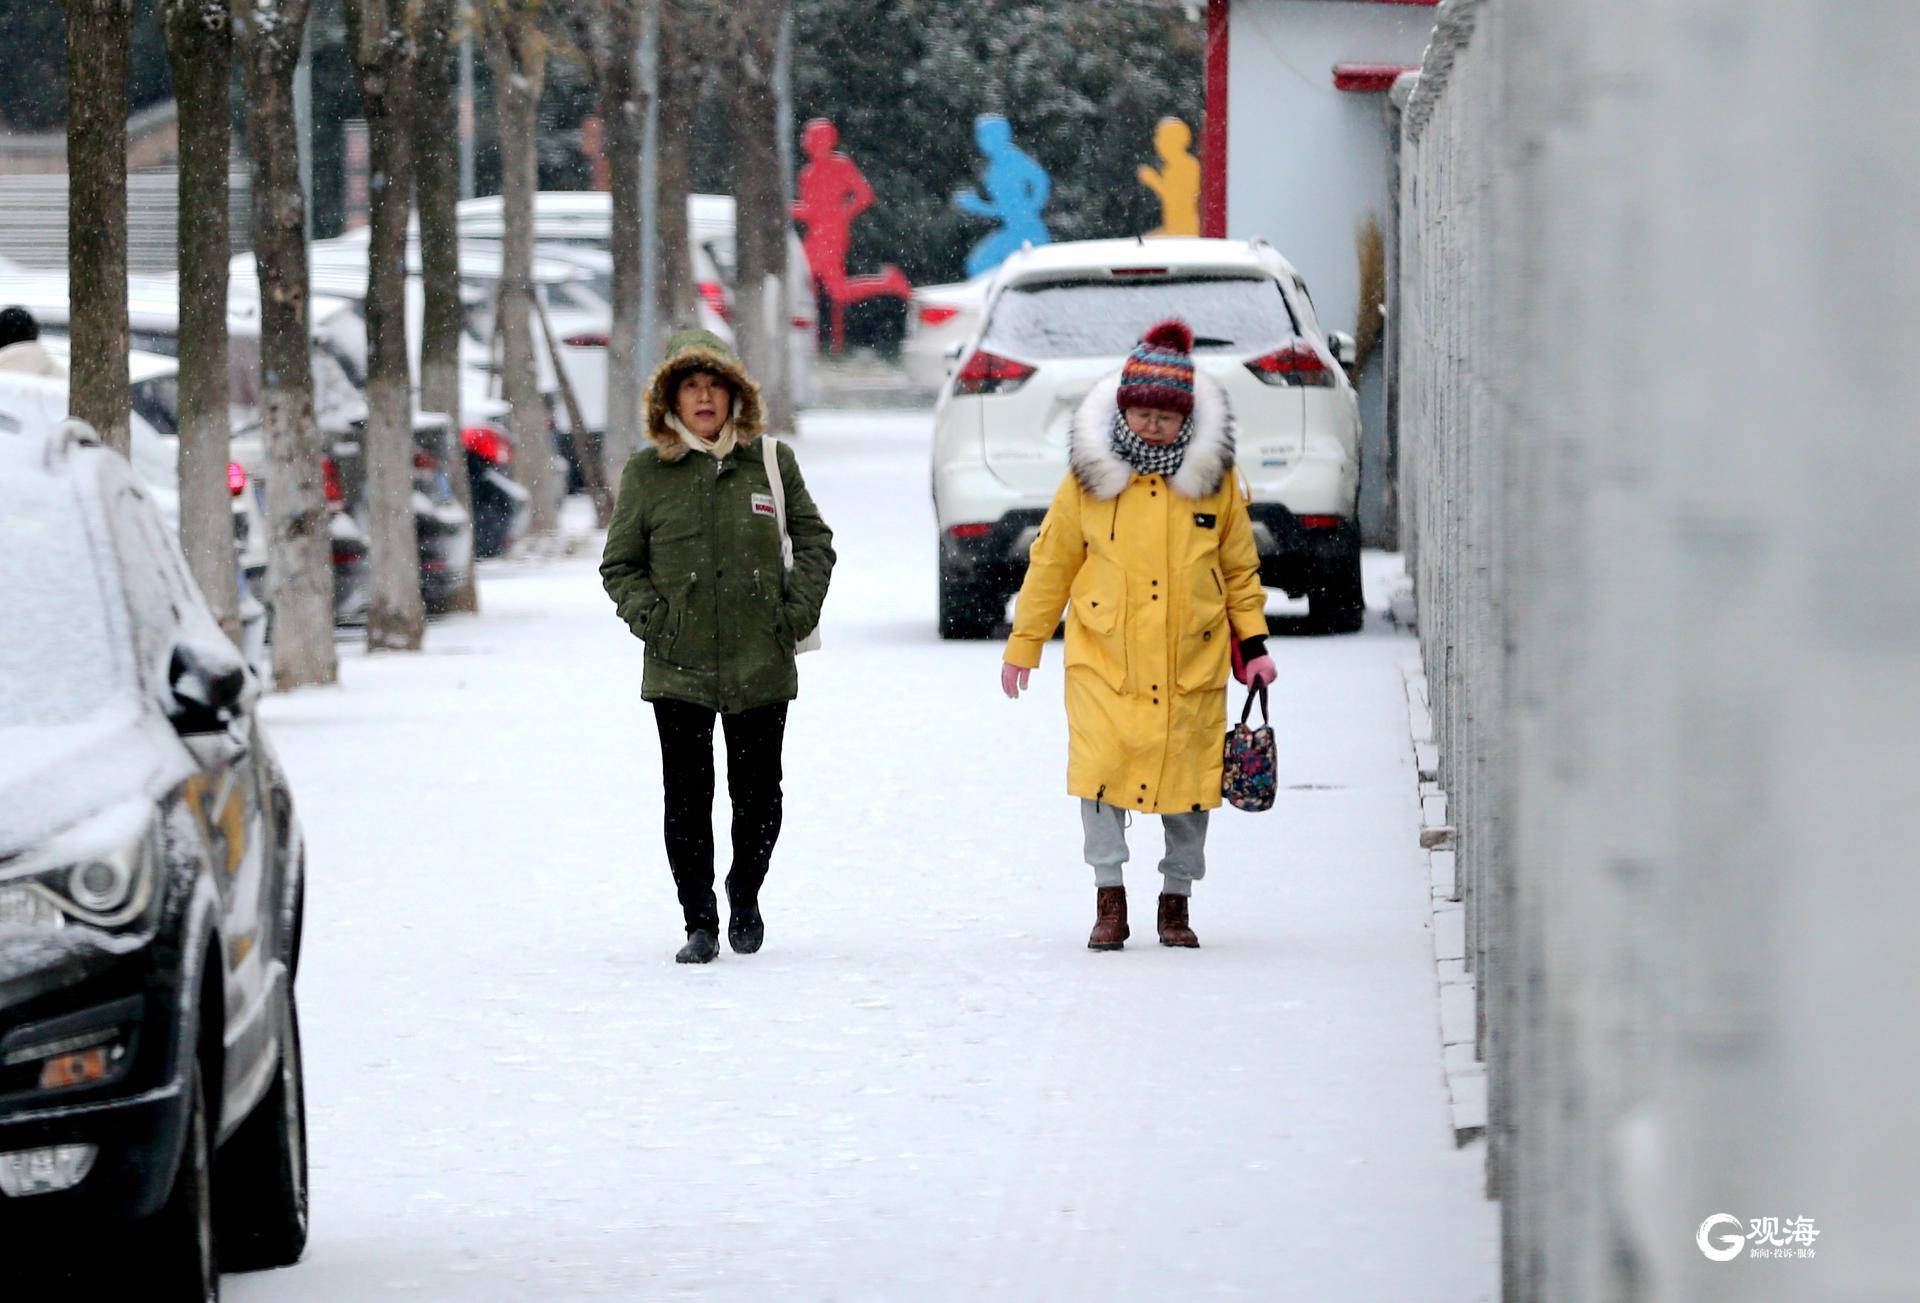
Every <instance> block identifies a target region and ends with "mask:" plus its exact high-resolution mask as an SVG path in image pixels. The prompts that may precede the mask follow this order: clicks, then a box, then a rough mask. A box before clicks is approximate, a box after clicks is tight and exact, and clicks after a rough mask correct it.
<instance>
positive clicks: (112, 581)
mask: <svg viewBox="0 0 1920 1303" xmlns="http://www.w3.org/2000/svg"><path fill="white" fill-rule="evenodd" d="M0 546H4V547H5V550H6V555H7V559H8V563H7V565H6V566H4V567H0V609H5V610H6V612H7V618H6V619H5V620H3V621H0V685H3V690H0V1245H5V1246H7V1250H8V1258H9V1261H8V1263H7V1266H6V1273H7V1279H8V1281H9V1284H18V1285H21V1286H23V1288H22V1289H21V1290H20V1291H19V1292H18V1296H19V1297H22V1298H25V1297H29V1296H30V1295H29V1293H28V1292H27V1291H28V1290H30V1289H31V1286H30V1285H29V1284H27V1283H26V1282H25V1281H24V1279H23V1278H24V1277H25V1275H26V1273H27V1271H28V1269H30V1268H33V1267H35V1266H36V1259H37V1258H43V1257H44V1256H45V1255H43V1254H42V1251H41V1246H42V1245H44V1244H48V1243H50V1242H51V1240H52V1238H53V1237H57V1239H58V1241H59V1242H60V1243H62V1244H65V1245H67V1246H69V1248H68V1256H67V1258H66V1261H68V1262H78V1263H80V1264H82V1265H83V1266H86V1267H89V1268H91V1267H93V1266H95V1265H98V1266H100V1267H102V1268H108V1267H110V1266H118V1267H119V1268H120V1269H122V1270H124V1271H125V1272H126V1273H127V1274H128V1275H129V1276H130V1277H131V1279H129V1280H128V1281H126V1282H121V1283H119V1284H118V1287H117V1288H114V1287H108V1288H102V1289H98V1290H94V1291H91V1292H86V1291H83V1293H82V1294H80V1295H73V1296H76V1297H135V1296H138V1297H141V1298H149V1299H186V1298H192V1299H202V1298H210V1297H213V1296H214V1295H215V1293H216V1292H217V1288H218V1286H217V1275H216V1273H217V1272H218V1270H219V1269H220V1268H221V1267H223V1266H224V1267H227V1268H229V1269H232V1268H236V1267H248V1266H255V1267H265V1266H281V1265H285V1264H288V1263H291V1262H293V1261H295V1260H297V1259H298V1258H299V1257H300V1255H301V1253H302V1251H303V1249H304V1247H305V1244H306V1237H307V1218H308V1200H307V1161H306V1112H305V1097H304V1083H303V1080H302V1073H301V1057H300V1029H299V1017H298V1012H297V1007H296V1002H295V998H294V976H295V973H296V972H297V970H298V966H299V955H300V942H301V921H302V901H303V898H304V885H305V868H306V860H305V844H304V842H303V840H302V837H301V831H300V824H299V820H298V817H297V815H296V812H295V803H294V799H293V794H292V791H291V789H290V788H289V786H288V783H287V779H286V774H285V772H284V770H283V769H282V767H281V765H280V763H279V761H278V760H277V758H276V757H275V754H274V751H273V747H272V745H271V743H270V741H269V740H268V738H267V735H266V732H265V729H264V728H263V727H262V725H261V722H260V720H259V718H258V716H257V714H256V711H255V701H256V698H257V696H258V693H259V681H258V679H257V678H256V677H255V676H254V674H253V672H252V671H251V670H250V669H249V668H248V666H247V664H246V661H245V659H244V658H243V657H242V656H241V655H240V654H239V652H238V651H237V650H236V649H235V648H234V646H233V645H232V644H231V643H230V642H228V641H227V639H226V638H225V637H224V636H223V635H222V634H221V633H220V630H219V628H218V626H217V625H216V624H215V623H214V621H213V617H212V615H211V613H210V612H209V611H208V609H207V606H206V603H205V602H204V600H203V599H202V598H201V595H200V593H199V592H198V590H197V589H196V588H195V587H194V585H193V581H192V579H191V578H190V577H189V576H188V574H187V572H186V567H185V563H184V562H183V561H182V559H181V556H180V552H179V548H178V546H177V544H176V543H175V541H174V539H173V537H172V536H171V534H170V533H169V532H168V530H167V529H166V527H165V525H164V524H163V523H162V521H161V519H160V516H159V513H158V512H157V511H156V510H155V508H154V504H153V497H152V494H151V492H150V491H149V490H148V489H147V488H146V486H145V485H143V484H142V483H141V482H140V479H139V477H138V476H136V475H135V474H134V472H133V471H132V469H131V468H130V467H129V465H128V463H127V462H126V461H125V460H124V459H123V458H121V457H120V456H119V455H118V454H117V453H113V452H111V451H108V450H107V449H105V448H103V447H101V446H100V445H99V443H98V442H97V440H95V439H94V437H93V435H92V432H91V431H90V430H88V429H87V428H86V427H85V426H83V425H80V424H79V423H78V422H66V421H63V422H61V423H60V424H59V425H58V426H57V427H55V429H54V430H52V431H44V430H41V431H23V432H21V434H20V435H19V436H18V437H14V438H11V439H0ZM10 1296H11V1295H10ZM31 1296H34V1297H37V1296H39V1295H38V1292H37V1291H36V1292H34V1293H33V1294H32V1295H31Z"/></svg>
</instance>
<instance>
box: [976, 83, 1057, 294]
mask: <svg viewBox="0 0 1920 1303" xmlns="http://www.w3.org/2000/svg"><path fill="white" fill-rule="evenodd" d="M973 138H974V141H975V143H977V144H978V145H979V146H980V152H981V153H982V154H983V155H985V156H986V160H987V170H986V173H985V175H983V176H982V177H981V185H982V188H984V189H985V190H986V192H987V197H986V198H985V199H982V198H981V197H980V195H979V192H978V191H975V190H962V191H960V192H959V193H958V194H956V195H954V197H953V202H954V206H955V207H957V208H958V209H959V210H960V211H961V212H963V213H966V214H968V215H970V216H973V217H985V218H987V219H989V220H993V221H998V222H999V223H1000V229H999V230H997V231H994V232H992V233H991V234H990V235H988V236H987V237H986V238H985V239H984V240H982V241H980V243H978V244H976V245H974V246H973V252H972V253H969V254H968V255H967V275H969V276H978V275H981V274H982V273H984V272H989V271H992V270H993V269H994V268H995V267H998V266H999V265H1000V264H1001V263H1003V262H1005V261H1006V260H1007V258H1008V257H1010V256H1011V255H1013V254H1015V253H1018V252H1019V251H1020V246H1021V245H1023V244H1027V243H1031V244H1034V245H1036V246H1038V245H1042V244H1049V243H1051V242H1052V240H1053V236H1052V235H1051V234H1049V233H1048V231H1047V224H1046V222H1044V221H1042V220H1041V217H1040V210H1041V209H1043V208H1045V207H1046V206H1047V197H1048V196H1049V195H1051V194H1052V193H1053V181H1052V180H1051V179H1050V178H1049V177H1048V176H1047V169H1045V168H1044V167H1041V166H1040V165H1039V164H1038V163H1036V162H1034V160H1033V157H1032V156H1031V155H1029V154H1027V153H1026V152H1025V151H1023V150H1022V149H1020V148H1019V147H1018V146H1017V145H1015V144H1014V143H1013V124H1012V123H1011V122H1008V121H1007V120H1006V119H1005V118H1004V117H1002V116H1000V115H999V114H998V113H982V114H981V115H980V116H979V117H977V118H975V119H974V120H973Z"/></svg>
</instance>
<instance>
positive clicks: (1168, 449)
mask: <svg viewBox="0 0 1920 1303" xmlns="http://www.w3.org/2000/svg"><path fill="white" fill-rule="evenodd" d="M1192 442H1193V418H1192V417H1188V418H1187V419H1186V420H1185V421H1183V422H1181V424H1180V433H1179V434H1177V435H1175V436H1174V440H1173V442H1172V443H1162V444H1153V443H1148V442H1147V441H1146V440H1145V439H1142V438H1141V437H1140V436H1139V435H1137V434H1135V433H1134V432H1133V431H1132V430H1131V429H1129V428H1128V427H1127V418H1126V417H1125V416H1124V415H1122V414H1121V413H1119V412H1115V413H1114V414H1113V451H1114V455H1115V456H1117V457H1119V458H1120V460H1122V461H1124V462H1126V463H1127V465H1129V466H1131V467H1133V469H1134V471H1135V472H1136V473H1138V474H1141V475H1172V474H1173V473H1174V472H1175V471H1177V470H1179V469H1180V463H1181V462H1183V461H1185V460H1186V459H1187V445H1188V444H1190V443H1192Z"/></svg>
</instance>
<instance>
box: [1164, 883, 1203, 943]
mask: <svg viewBox="0 0 1920 1303" xmlns="http://www.w3.org/2000/svg"><path fill="white" fill-rule="evenodd" d="M1160 944H1161V945H1163V946H1186V947H1188V948H1189V949H1191V948H1193V947H1196V946H1198V945H1199V944H1200V938H1199V937H1197V936H1195V935H1194V934H1193V929H1192V928H1190V927H1188V926H1187V898H1186V897H1185V896H1169V895H1167V894H1166V893H1165V892H1161V893H1160Z"/></svg>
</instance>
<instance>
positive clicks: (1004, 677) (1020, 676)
mask: <svg viewBox="0 0 1920 1303" xmlns="http://www.w3.org/2000/svg"><path fill="white" fill-rule="evenodd" d="M1032 673H1033V671H1032V670H1027V669H1022V668H1021V667H1020V666H1018V665H1009V664H1007V663H1006V662H1005V661H1002V662H1001V663H1000V691H1002V692H1004V693H1006V694H1007V695H1008V696H1009V697H1015V698H1017V697H1019V695H1020V693H1021V691H1022V690H1023V689H1025V687H1026V686H1027V676H1028V675H1029V674H1032Z"/></svg>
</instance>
